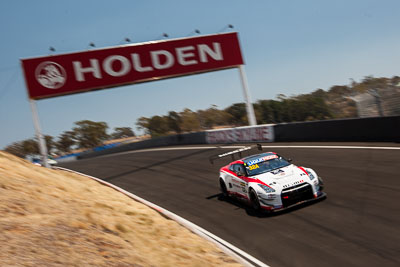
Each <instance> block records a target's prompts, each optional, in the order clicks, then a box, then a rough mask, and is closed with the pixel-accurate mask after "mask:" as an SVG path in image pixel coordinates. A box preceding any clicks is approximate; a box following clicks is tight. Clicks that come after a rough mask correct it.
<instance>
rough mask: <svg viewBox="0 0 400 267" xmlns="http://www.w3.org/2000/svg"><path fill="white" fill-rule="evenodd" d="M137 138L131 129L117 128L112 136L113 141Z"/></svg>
mask: <svg viewBox="0 0 400 267" xmlns="http://www.w3.org/2000/svg"><path fill="white" fill-rule="evenodd" d="M132 136H135V133H134V132H133V131H132V128H131V127H116V128H114V132H113V133H112V134H111V138H112V139H119V138H126V137H132Z"/></svg>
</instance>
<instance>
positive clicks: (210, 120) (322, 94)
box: [5, 76, 400, 157]
mask: <svg viewBox="0 0 400 267" xmlns="http://www.w3.org/2000/svg"><path fill="white" fill-rule="evenodd" d="M399 84H400V77H398V76H394V77H392V78H374V77H372V76H367V77H365V78H364V79H362V80H361V82H355V81H354V80H352V81H351V84H350V85H335V86H332V87H331V88H330V89H329V90H327V91H325V90H323V89H317V90H315V91H313V92H312V93H309V94H302V95H295V96H290V97H289V96H286V95H283V94H280V95H278V96H277V98H276V99H274V100H271V99H268V100H258V101H257V102H256V103H253V106H254V111H255V115H256V119H257V123H258V124H267V123H283V122H300V121H313V120H326V119H337V118H353V117H357V108H356V103H355V102H354V100H353V98H352V97H353V96H355V95H358V94H362V93H365V92H368V90H371V89H373V90H378V91H381V92H384V91H385V90H392V91H393V88H396V89H395V91H396V92H397V91H398V89H397V88H398V85H399ZM398 97H399V99H400V96H398ZM136 125H137V128H138V130H141V131H143V132H144V133H146V134H149V135H151V136H152V137H157V136H163V135H168V134H179V133H183V132H193V131H201V130H206V129H211V128H215V127H220V126H221V127H222V126H232V127H234V126H243V125H248V121H247V113H246V106H245V104H244V103H235V104H232V105H231V106H229V107H227V108H225V109H219V108H218V107H217V106H215V105H212V106H211V107H210V108H208V109H205V110H198V111H192V110H190V109H188V108H186V109H184V110H183V111H182V112H176V111H170V112H168V114H167V115H156V116H153V117H150V118H147V117H141V118H139V119H138V120H137V121H136ZM107 130H108V125H107V123H105V122H94V121H89V120H83V121H78V122H75V127H74V128H73V129H71V130H69V131H64V132H63V133H61V134H60V135H59V136H58V137H57V138H54V137H52V136H49V135H46V136H45V139H46V143H47V148H48V151H50V152H54V153H57V154H64V153H68V152H70V151H71V150H72V149H85V148H93V147H96V146H98V145H101V144H102V143H103V142H105V141H107V140H111V139H117V138H123V137H131V136H135V133H134V132H133V130H132V129H131V128H130V127H119V128H114V132H113V133H112V134H108V133H107ZM5 150H6V151H8V152H10V153H12V154H15V155H17V156H20V157H25V156H27V155H34V154H38V153H39V151H38V145H37V140H36V139H35V138H32V139H27V140H23V141H19V142H15V143H13V144H11V145H9V146H7V147H6V148H5Z"/></svg>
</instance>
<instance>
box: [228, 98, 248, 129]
mask: <svg viewBox="0 0 400 267" xmlns="http://www.w3.org/2000/svg"><path fill="white" fill-rule="evenodd" d="M225 111H226V112H227V113H229V114H230V119H229V123H230V124H234V125H237V126H240V125H247V123H248V122H247V112H246V105H245V103H236V104H233V105H231V106H229V107H227V108H226V109H225Z"/></svg>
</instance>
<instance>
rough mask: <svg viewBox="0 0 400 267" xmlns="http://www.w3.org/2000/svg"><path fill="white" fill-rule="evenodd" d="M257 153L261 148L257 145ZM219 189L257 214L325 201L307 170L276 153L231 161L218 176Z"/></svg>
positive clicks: (318, 180)
mask: <svg viewBox="0 0 400 267" xmlns="http://www.w3.org/2000/svg"><path fill="white" fill-rule="evenodd" d="M258 147H259V149H260V148H261V145H258ZM250 149H252V147H245V148H242V149H239V150H234V151H231V152H228V153H224V154H221V155H217V156H214V157H212V158H210V161H211V162H212V163H213V161H214V160H215V159H216V158H222V157H226V156H229V155H231V156H232V158H234V155H235V154H239V155H240V156H241V154H242V152H244V151H246V150H250ZM219 186H220V190H221V192H222V194H223V195H224V197H235V198H238V199H241V200H244V201H245V202H247V203H249V204H250V205H251V207H252V208H253V209H254V210H256V211H257V212H259V211H268V212H272V211H280V210H284V209H287V208H290V207H293V206H296V205H299V204H302V203H305V202H309V201H313V200H317V199H321V198H324V197H326V193H325V192H323V191H322V190H323V181H322V179H321V177H319V176H318V175H317V173H316V172H315V171H314V170H313V169H311V168H307V167H300V166H296V165H294V164H292V163H291V159H285V158H284V157H282V156H281V155H279V154H277V153H275V152H265V153H261V154H255V155H251V156H248V157H244V158H241V159H239V160H234V161H233V162H231V163H229V164H228V165H226V166H224V167H222V168H221V169H220V172H219Z"/></svg>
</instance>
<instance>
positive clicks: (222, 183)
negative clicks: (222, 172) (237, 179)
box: [219, 181, 228, 196]
mask: <svg viewBox="0 0 400 267" xmlns="http://www.w3.org/2000/svg"><path fill="white" fill-rule="evenodd" d="M219 185H220V187H221V192H222V194H223V195H224V196H227V195H228V190H227V189H226V185H225V183H224V182H223V181H220V182H219Z"/></svg>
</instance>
